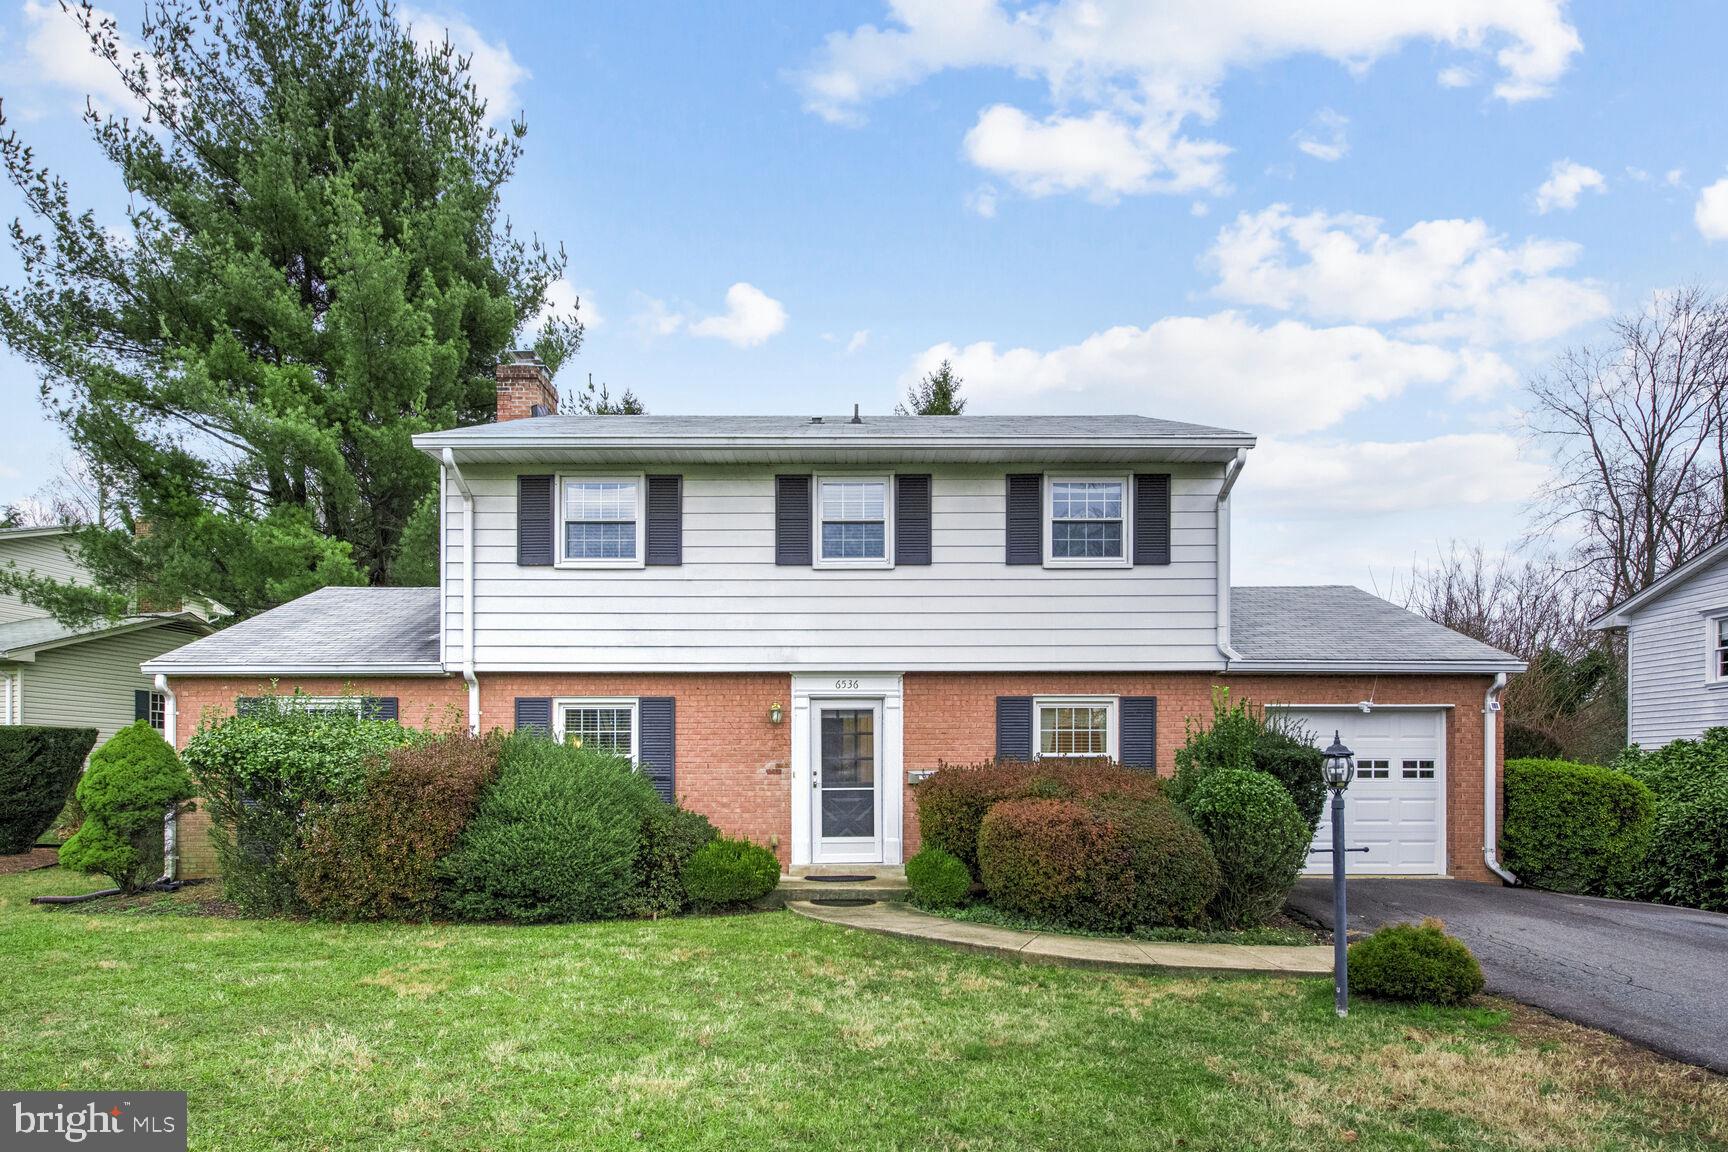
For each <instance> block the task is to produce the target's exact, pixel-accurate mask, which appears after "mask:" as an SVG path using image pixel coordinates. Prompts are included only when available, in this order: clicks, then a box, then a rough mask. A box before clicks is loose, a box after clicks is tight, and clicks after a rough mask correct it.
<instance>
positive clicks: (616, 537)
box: [560, 476, 643, 568]
mask: <svg viewBox="0 0 1728 1152" xmlns="http://www.w3.org/2000/svg"><path fill="white" fill-rule="evenodd" d="M560 487H561V492H562V495H561V501H562V512H561V515H560V522H561V524H562V532H561V533H560V536H561V544H560V548H561V549H562V551H561V552H560V556H561V558H562V561H563V563H565V564H570V565H574V566H578V567H595V568H634V567H639V566H640V565H641V564H642V491H643V484H642V478H641V477H640V476H626V477H605V478H600V477H589V476H566V477H564V479H563V483H562V484H561V485H560Z"/></svg>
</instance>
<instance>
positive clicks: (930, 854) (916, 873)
mask: <svg viewBox="0 0 1728 1152" xmlns="http://www.w3.org/2000/svg"><path fill="white" fill-rule="evenodd" d="M906 884H907V886H908V887H909V888H911V890H912V903H914V904H916V905H918V906H919V907H920V908H954V907H957V906H959V905H961V904H964V903H965V902H966V896H967V894H968V893H970V892H971V891H972V874H971V873H970V872H968V871H966V865H964V864H962V863H961V862H960V861H959V860H958V859H957V858H956V857H953V856H950V855H949V854H948V853H946V852H944V851H943V850H942V849H940V848H934V847H932V848H925V849H923V850H921V851H920V852H919V853H918V854H917V855H915V856H913V857H912V859H910V860H908V861H906Z"/></svg>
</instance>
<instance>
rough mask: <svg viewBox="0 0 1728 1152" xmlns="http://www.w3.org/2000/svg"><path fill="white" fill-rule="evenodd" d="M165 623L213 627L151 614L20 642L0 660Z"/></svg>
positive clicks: (1, 654)
mask: <svg viewBox="0 0 1728 1152" xmlns="http://www.w3.org/2000/svg"><path fill="white" fill-rule="evenodd" d="M167 624H197V625H203V626H204V627H205V634H206V635H208V634H209V633H210V632H212V631H214V630H215V629H213V628H210V627H209V625H208V622H207V621H205V620H202V619H200V618H199V617H197V616H193V615H190V614H188V615H185V616H152V617H149V618H148V619H145V620H130V621H127V622H126V623H124V624H116V625H114V626H113V627H112V628H98V629H94V630H92V631H88V632H76V633H73V634H72V635H71V636H56V637H55V638H54V639H52V640H42V641H39V642H38V643H35V644H20V645H18V647H16V648H8V649H6V650H5V651H0V660H17V661H20V662H23V663H28V662H30V661H33V660H35V659H36V654H37V653H38V652H48V651H51V650H53V649H55V648H69V647H71V646H72V645H74V644H83V643H85V642H87V641H90V640H104V639H107V638H109V637H113V636H124V635H125V634H126V633H128V632H142V631H144V630H145V629H148V628H160V627H162V626H163V625H167Z"/></svg>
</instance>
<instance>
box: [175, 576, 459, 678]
mask: <svg viewBox="0 0 1728 1152" xmlns="http://www.w3.org/2000/svg"><path fill="white" fill-rule="evenodd" d="M437 664H438V589H436V588H322V589H319V590H318V591H317V592H313V593H311V594H310V595H307V596H302V597H300V599H298V600H291V601H289V602H288V603H286V604H284V605H282V606H281V607H279V608H272V609H271V610H270V611H268V612H264V613H261V614H260V615H257V616H254V617H252V619H250V620H244V621H241V622H240V623H238V624H235V625H232V626H231V627H228V628H224V629H223V630H222V631H220V632H217V633H216V634H215V635H213V636H206V637H204V638H203V639H202V640H196V641H194V642H193V643H191V644H188V645H186V646H185V647H183V648H176V649H175V650H174V651H172V652H168V653H165V654H163V655H161V656H158V657H157V658H156V659H154V660H151V661H150V662H149V663H147V664H146V665H145V666H144V668H145V671H147V672H151V673H155V672H167V673H170V674H172V673H174V672H177V671H185V670H188V669H192V668H199V669H204V668H210V669H219V668H222V667H225V666H233V667H236V668H242V667H243V668H266V669H278V668H280V669H293V670H296V671H306V672H312V671H316V670H318V669H320V668H329V669H339V668H355V667H360V666H366V667H372V666H377V668H378V669H379V670H380V671H382V670H386V669H390V668H402V667H403V666H413V665H428V666H431V668H436V666H437ZM429 670H430V669H429Z"/></svg>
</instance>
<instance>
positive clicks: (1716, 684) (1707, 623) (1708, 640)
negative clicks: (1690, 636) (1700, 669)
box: [1704, 611, 1728, 688]
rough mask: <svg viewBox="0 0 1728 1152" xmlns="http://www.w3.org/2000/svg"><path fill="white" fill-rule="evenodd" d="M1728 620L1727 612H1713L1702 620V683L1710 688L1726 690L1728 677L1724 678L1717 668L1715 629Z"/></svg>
mask: <svg viewBox="0 0 1728 1152" xmlns="http://www.w3.org/2000/svg"><path fill="white" fill-rule="evenodd" d="M1724 620H1728V612H1720V611H1718V612H1713V613H1711V614H1710V615H1709V616H1706V617H1705V618H1704V683H1705V685H1706V686H1707V687H1710V688H1728V677H1724V676H1723V675H1722V673H1721V672H1720V671H1719V668H1718V658H1717V655H1716V654H1717V652H1719V651H1721V650H1722V649H1721V648H1719V647H1718V642H1717V636H1718V633H1717V629H1718V626H1719V625H1720V624H1721V622H1722V621H1724Z"/></svg>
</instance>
